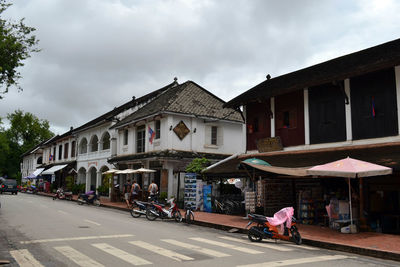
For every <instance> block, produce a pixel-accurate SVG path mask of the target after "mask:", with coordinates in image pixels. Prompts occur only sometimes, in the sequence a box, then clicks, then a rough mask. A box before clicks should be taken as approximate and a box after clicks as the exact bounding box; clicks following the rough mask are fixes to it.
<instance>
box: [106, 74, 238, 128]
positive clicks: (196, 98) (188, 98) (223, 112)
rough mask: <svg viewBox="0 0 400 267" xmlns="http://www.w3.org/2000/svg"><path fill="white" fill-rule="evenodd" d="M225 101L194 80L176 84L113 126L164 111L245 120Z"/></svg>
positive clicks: (121, 125) (212, 118)
mask: <svg viewBox="0 0 400 267" xmlns="http://www.w3.org/2000/svg"><path fill="white" fill-rule="evenodd" d="M224 104H225V101H223V100H221V99H220V98H218V97H216V96H215V95H213V94H211V93H210V92H209V91H207V90H206V89H204V88H202V87H201V86H199V85H198V84H196V83H195V82H192V81H187V82H185V83H183V84H180V85H175V86H172V87H170V88H168V90H166V91H165V92H163V93H162V94H159V95H158V96H157V97H156V98H155V99H154V100H153V101H151V102H150V103H148V104H147V105H145V106H143V107H142V108H140V109H139V110H137V111H136V112H134V113H132V114H131V115H129V116H127V117H126V118H124V119H123V120H121V121H120V122H118V123H117V124H115V125H114V126H113V127H111V128H120V127H123V126H125V125H128V124H130V123H133V122H135V121H138V120H141V119H144V118H148V117H151V116H156V115H159V114H163V113H177V114H183V115H190V116H196V117H201V118H205V119H206V118H207V119H210V120H227V121H236V122H243V119H242V116H241V113H240V112H239V111H236V110H234V109H231V108H224V107H223V105H224Z"/></svg>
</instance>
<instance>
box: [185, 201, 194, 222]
mask: <svg viewBox="0 0 400 267" xmlns="http://www.w3.org/2000/svg"><path fill="white" fill-rule="evenodd" d="M193 210H194V208H193V207H192V206H191V205H190V204H187V205H186V206H185V222H186V223H187V224H191V223H193V222H194V212H193Z"/></svg>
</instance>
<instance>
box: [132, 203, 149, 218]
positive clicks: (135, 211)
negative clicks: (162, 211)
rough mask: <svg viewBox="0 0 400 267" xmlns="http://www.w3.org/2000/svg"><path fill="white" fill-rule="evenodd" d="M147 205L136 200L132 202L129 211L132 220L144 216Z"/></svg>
mask: <svg viewBox="0 0 400 267" xmlns="http://www.w3.org/2000/svg"><path fill="white" fill-rule="evenodd" d="M148 205H149V203H147V202H141V201H137V200H133V201H132V207H131V209H130V212H131V215H132V217H133V218H139V217H140V216H142V215H146V210H147V206H148Z"/></svg>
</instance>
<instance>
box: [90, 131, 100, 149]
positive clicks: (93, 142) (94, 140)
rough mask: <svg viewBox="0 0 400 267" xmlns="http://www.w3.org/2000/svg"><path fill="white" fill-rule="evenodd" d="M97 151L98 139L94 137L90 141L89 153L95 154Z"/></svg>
mask: <svg viewBox="0 0 400 267" xmlns="http://www.w3.org/2000/svg"><path fill="white" fill-rule="evenodd" d="M97 150H99V138H98V137H97V135H94V136H93V137H92V140H90V152H95V151H97Z"/></svg>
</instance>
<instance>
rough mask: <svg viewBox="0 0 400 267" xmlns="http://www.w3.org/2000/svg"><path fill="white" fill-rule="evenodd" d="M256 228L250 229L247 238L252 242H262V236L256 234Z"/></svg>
mask: <svg viewBox="0 0 400 267" xmlns="http://www.w3.org/2000/svg"><path fill="white" fill-rule="evenodd" d="M256 228H257V227H256V226H253V227H251V228H250V230H249V233H248V234H247V237H248V238H249V239H250V241H251V242H260V241H261V240H262V236H260V235H259V234H257V233H256Z"/></svg>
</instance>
